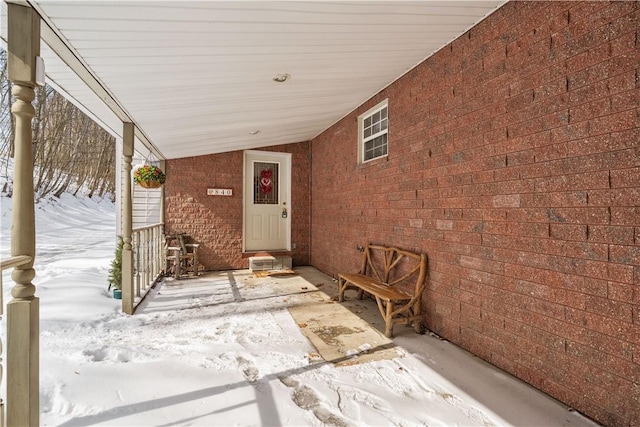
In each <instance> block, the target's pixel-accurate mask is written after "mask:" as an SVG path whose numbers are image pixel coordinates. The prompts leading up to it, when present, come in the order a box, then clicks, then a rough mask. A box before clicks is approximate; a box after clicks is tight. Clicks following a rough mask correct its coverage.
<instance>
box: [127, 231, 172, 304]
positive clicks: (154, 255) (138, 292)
mask: <svg viewBox="0 0 640 427" xmlns="http://www.w3.org/2000/svg"><path fill="white" fill-rule="evenodd" d="M132 231H133V233H132V234H133V236H132V237H133V240H132V250H133V284H134V292H135V294H134V295H135V297H136V298H135V299H136V302H137V303H139V302H140V301H141V299H142V298H144V296H145V295H146V293H147V291H148V290H149V289H150V288H151V287H152V286H153V284H154V283H155V282H156V281H157V280H158V279H159V278H160V276H161V275H162V273H163V271H164V268H165V256H166V254H165V249H164V224H163V223H159V224H153V225H148V226H146V227H139V228H134V229H133V230H132Z"/></svg>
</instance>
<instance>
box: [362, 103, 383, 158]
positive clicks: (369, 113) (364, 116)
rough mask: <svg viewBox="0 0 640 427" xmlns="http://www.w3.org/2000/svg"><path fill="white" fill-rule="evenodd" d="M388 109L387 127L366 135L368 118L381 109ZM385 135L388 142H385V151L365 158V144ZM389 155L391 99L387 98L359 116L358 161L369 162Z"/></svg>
mask: <svg viewBox="0 0 640 427" xmlns="http://www.w3.org/2000/svg"><path fill="white" fill-rule="evenodd" d="M385 108H386V109H387V117H386V124H387V125H386V127H385V128H384V129H382V130H380V131H379V132H376V133H374V134H371V135H369V136H366V137H365V136H364V135H365V121H366V120H367V119H368V118H373V115H374V114H376V113H377V112H379V111H382V110H384V109H385ZM383 135H386V143H385V149H386V150H385V153H384V154H381V155H379V156H376V157H372V158H370V159H366V160H365V151H366V150H365V144H366V143H367V142H369V141H371V140H374V139H376V138H379V137H381V136H383ZM388 155H389V99H385V100H384V101H382V102H380V103H379V104H377V105H376V106H375V107H373V108H371V109H369V110H367V112H365V113H364V114H361V115H359V116H358V162H359V163H367V162H370V161H372V160H375V159H379V158H381V157H387V156H388Z"/></svg>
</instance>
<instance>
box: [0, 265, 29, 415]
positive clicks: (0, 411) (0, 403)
mask: <svg viewBox="0 0 640 427" xmlns="http://www.w3.org/2000/svg"><path fill="white" fill-rule="evenodd" d="M29 262H31V257H30V256H27V255H20V256H14V257H11V258H7V259H3V260H1V261H0V320H2V315H3V313H4V301H3V300H2V294H3V287H2V271H4V270H7V269H9V268H15V267H19V266H21V265H24V264H27V263H29ZM8 351H9V349H7V352H8ZM3 354H4V347H3V345H2V340H0V383H2V378H3V376H2V374H3V370H2V367H3V365H4V358H3ZM4 425H5V418H4V399H3V398H2V396H0V427H4Z"/></svg>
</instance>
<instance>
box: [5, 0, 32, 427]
mask: <svg viewBox="0 0 640 427" xmlns="http://www.w3.org/2000/svg"><path fill="white" fill-rule="evenodd" d="M7 7H8V24H9V25H8V71H9V80H10V81H11V82H12V84H13V88H12V91H11V92H12V94H13V96H14V97H15V102H14V103H13V105H12V106H11V112H12V113H13V115H14V117H15V121H16V128H15V129H16V133H15V157H14V173H13V213H12V217H11V255H12V256H19V255H28V256H30V257H31V262H29V263H27V264H24V265H21V266H18V267H16V268H15V270H14V271H13V273H12V275H11V277H12V279H13V280H14V282H15V286H14V287H13V289H12V291H11V295H12V296H13V300H11V301H10V302H9V303H8V304H7V425H9V426H37V425H39V424H40V419H39V409H40V408H39V405H40V403H39V385H38V381H39V378H38V370H39V337H38V335H39V317H40V313H39V302H38V298H36V297H35V286H33V284H32V283H31V280H32V279H33V278H34V277H35V270H34V269H33V258H34V257H35V255H36V230H35V210H34V192H33V146H32V143H33V136H32V131H31V119H32V118H33V117H34V116H35V110H34V108H33V106H32V105H31V101H33V99H34V97H35V92H34V90H33V88H34V87H35V86H36V57H37V56H39V55H40V17H39V16H38V14H37V13H36V12H35V11H34V10H33V9H32V8H30V7H25V6H19V5H16V4H12V3H9V4H7Z"/></svg>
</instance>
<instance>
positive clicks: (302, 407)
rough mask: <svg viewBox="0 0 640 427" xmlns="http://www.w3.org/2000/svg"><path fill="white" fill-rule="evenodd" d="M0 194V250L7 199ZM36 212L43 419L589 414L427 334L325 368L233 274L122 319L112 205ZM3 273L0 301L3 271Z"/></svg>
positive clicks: (377, 421) (278, 310)
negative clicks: (377, 356)
mask: <svg viewBox="0 0 640 427" xmlns="http://www.w3.org/2000/svg"><path fill="white" fill-rule="evenodd" d="M1 203H2V211H1V219H2V228H1V233H2V246H1V251H0V256H1V257H2V258H6V257H7V256H9V253H10V250H9V230H10V219H11V218H10V199H6V198H2V199H1ZM36 215H37V232H38V235H37V251H38V252H37V258H36V265H35V268H36V273H37V276H36V278H35V280H34V283H35V284H36V286H37V291H36V296H38V297H39V298H40V304H41V336H40V343H41V356H40V361H41V374H40V384H41V391H40V409H41V418H40V422H41V424H42V425H49V426H52V425H62V426H80V425H83V426H84V425H136V426H137V425H140V426H142V425H154V426H169V425H220V426H222V425H224V426H226V425H240V426H245V425H273V426H276V425H287V426H321V425H337V426H351V425H384V426H387V425H402V426H413V425H430V426H432V425H542V424H544V425H588V424H590V423H589V422H588V421H587V420H586V419H584V418H582V417H580V416H579V415H578V414H576V413H573V412H570V411H568V410H567V409H566V408H564V407H562V406H561V405H559V404H557V403H556V402H554V401H552V400H551V399H549V398H547V397H546V396H542V395H541V394H540V393H537V392H535V391H532V390H531V389H530V388H528V387H527V386H525V385H523V384H522V383H519V382H517V381H515V380H513V379H512V378H510V377H509V376H507V375H506V374H503V373H501V372H499V371H497V370H493V369H491V368H489V367H487V365H485V364H483V363H482V362H479V361H478V360H477V359H474V358H472V357H470V356H469V355H467V354H466V353H464V352H461V351H459V350H457V349H454V347H453V346H452V345H450V344H449V343H446V342H441V341H438V340H437V339H435V338H432V337H428V336H418V335H415V334H411V336H408V335H407V336H406V337H401V338H398V339H396V341H395V342H396V344H399V345H400V346H401V350H400V351H401V352H402V353H403V356H402V357H397V358H395V359H393V360H381V361H376V362H370V363H364V364H357V365H352V366H342V367H336V366H334V365H333V364H332V363H327V362H324V361H322V360H321V359H320V360H319V359H318V358H314V357H312V356H311V355H313V354H314V351H315V349H314V348H313V346H312V345H311V344H310V343H309V342H308V341H307V339H306V338H305V337H304V335H303V334H302V333H301V331H300V328H299V327H298V325H297V324H296V322H295V321H294V320H293V319H292V317H291V316H290V314H289V312H288V311H287V310H286V308H284V307H283V306H282V304H281V303H282V301H283V298H284V297H278V296H277V295H276V294H275V293H274V291H273V287H272V286H270V285H269V281H270V280H271V281H273V279H264V282H263V283H262V284H261V286H257V285H256V284H255V283H253V282H251V281H248V280H240V279H239V280H237V282H236V283H234V286H235V287H234V288H233V289H232V288H231V287H230V286H229V280H232V279H230V277H232V275H231V276H230V275H229V274H226V273H225V274H220V273H218V275H215V274H214V275H212V276H211V283H210V287H209V288H208V290H207V291H206V292H193V293H192V294H188V295H187V294H181V296H180V298H178V297H176V299H175V301H174V304H171V301H173V300H172V299H171V298H172V297H171V298H169V299H167V301H169V304H167V305H165V306H161V305H155V306H153V305H152V304H149V305H148V306H147V307H146V308H143V309H142V310H141V311H140V312H139V314H136V315H134V316H126V315H123V314H121V313H120V301H117V300H113V299H112V298H111V297H110V295H109V294H108V293H107V281H106V278H107V270H108V268H109V263H110V261H111V259H112V257H113V251H114V245H115V236H114V234H115V232H114V230H115V213H114V206H113V204H112V203H111V202H109V201H107V200H104V201H101V202H95V201H93V200H90V199H76V198H73V197H71V196H69V195H64V196H63V198H62V199H61V200H59V201H57V202H55V203H54V202H46V201H45V202H42V203H40V204H39V205H37V214H36ZM234 277H235V276H234ZM238 277H239V276H238ZM4 280H5V282H4V283H5V289H4V296H5V301H6V302H8V301H9V300H10V288H11V286H12V282H11V280H10V274H9V272H5V273H4ZM234 280H235V279H234ZM261 280H263V279H261ZM172 286H174V284H172V283H171V282H166V283H165V284H163V285H162V286H160V287H158V288H157V289H156V290H155V291H154V292H158V293H159V295H155V296H152V300H153V298H154V297H159V296H160V295H163V292H164V293H165V294H167V293H169V292H170V291H171V290H172ZM174 291H175V289H174ZM178 293H179V292H178ZM176 295H178V294H176ZM238 295H240V296H241V297H242V298H238ZM165 296H166V295H165ZM185 301H186V303H185ZM5 321H6V319H3V320H2V324H1V325H0V327H1V328H2V336H3V340H4V335H5V334H6V330H5V323H4V322H5ZM462 382H464V384H463V383H462ZM4 387H6V386H5V385H4V384H3V389H4ZM3 394H4V393H3ZM505 399H511V400H505Z"/></svg>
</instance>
